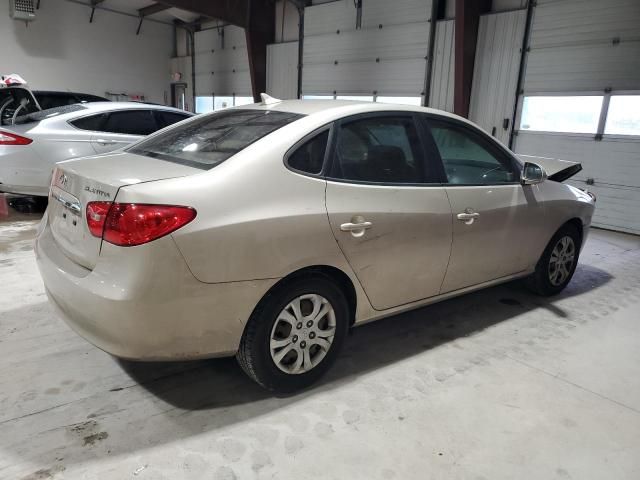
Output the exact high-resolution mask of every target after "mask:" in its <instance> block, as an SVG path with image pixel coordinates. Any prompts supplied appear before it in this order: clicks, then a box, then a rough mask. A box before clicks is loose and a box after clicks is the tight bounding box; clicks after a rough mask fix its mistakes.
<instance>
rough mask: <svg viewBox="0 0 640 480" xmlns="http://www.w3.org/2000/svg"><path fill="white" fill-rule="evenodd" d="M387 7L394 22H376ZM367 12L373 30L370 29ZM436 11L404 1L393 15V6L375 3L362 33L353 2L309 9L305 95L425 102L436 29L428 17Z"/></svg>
mask: <svg viewBox="0 0 640 480" xmlns="http://www.w3.org/2000/svg"><path fill="white" fill-rule="evenodd" d="M385 4H386V10H387V15H391V17H389V18H391V19H392V21H387V22H382V21H379V19H380V18H381V17H376V15H380V12H382V10H383V7H384V5H385ZM367 8H368V9H369V14H368V15H369V17H367V18H368V20H367V21H368V22H369V23H373V26H371V27H367V26H366V25H365V18H364V16H365V14H364V12H365V11H367ZM430 8H431V1H430V0H427V1H424V0H421V1H417V0H402V1H398V2H396V3H394V8H393V9H389V5H388V2H380V1H378V0H375V1H373V0H372V1H371V2H366V6H365V7H363V28H361V29H357V30H356V29H355V8H354V7H353V2H352V1H339V2H333V3H329V4H323V5H317V6H312V7H307V8H306V10H305V39H304V51H303V54H304V61H303V82H302V90H303V93H304V94H307V95H309V94H325V95H326V94H330V95H331V94H333V92H336V93H337V94H338V95H373V94H374V92H376V93H377V94H378V95H390V96H393V95H408V96H420V95H421V94H422V90H423V88H424V75H425V71H426V59H425V57H426V55H427V52H428V44H429V28H430V24H429V22H427V21H426V20H428V18H427V17H425V15H427V14H428V13H429V12H430ZM392 11H393V12H395V13H393V14H392V13H391V12H392ZM418 11H420V12H421V13H420V15H417V12H418ZM376 12H378V13H376ZM346 19H348V21H347V20H346ZM394 21H395V22H406V23H397V24H394V23H393V22H394ZM379 23H381V24H382V28H379Z"/></svg>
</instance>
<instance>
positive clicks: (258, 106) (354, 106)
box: [234, 100, 470, 123]
mask: <svg viewBox="0 0 640 480" xmlns="http://www.w3.org/2000/svg"><path fill="white" fill-rule="evenodd" d="M234 108H237V109H253V110H275V111H278V112H288V113H297V114H300V115H314V114H321V113H329V112H331V113H335V114H336V115H339V116H347V115H357V114H359V113H368V112H385V111H396V112H397V111H406V112H418V113H430V114H433V115H439V116H444V117H449V118H455V119H457V120H461V121H464V122H465V123H470V122H469V121H468V120H467V119H465V118H463V117H460V116H458V115H454V114H452V113H449V112H445V111H443V110H436V109H435V108H428V107H418V106H415V105H402V104H393V103H377V102H362V101H357V100H281V101H278V102H274V103H269V104H264V103H253V104H249V105H243V106H241V107H234Z"/></svg>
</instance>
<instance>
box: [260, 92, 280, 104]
mask: <svg viewBox="0 0 640 480" xmlns="http://www.w3.org/2000/svg"><path fill="white" fill-rule="evenodd" d="M260 98H262V105H273V104H274V103H280V102H281V101H282V100H280V99H279V98H273V97H272V96H271V95H267V94H266V93H261V94H260Z"/></svg>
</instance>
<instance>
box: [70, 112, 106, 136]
mask: <svg viewBox="0 0 640 480" xmlns="http://www.w3.org/2000/svg"><path fill="white" fill-rule="evenodd" d="M83 108H84V107H83ZM106 118H107V114H106V113H99V114H98V115H91V116H89V117H83V118H79V119H77V120H73V121H72V122H71V125H73V126H74V127H76V128H79V129H81V130H91V131H94V132H100V131H102V130H103V129H102V126H103V125H104V121H105V119H106Z"/></svg>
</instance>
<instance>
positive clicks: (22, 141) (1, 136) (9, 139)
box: [0, 130, 33, 145]
mask: <svg viewBox="0 0 640 480" xmlns="http://www.w3.org/2000/svg"><path fill="white" fill-rule="evenodd" d="M31 142H33V140H31V139H30V138H27V137H22V136H20V135H16V134H15V133H9V132H5V131H4V130H0V145H29V144H30V143H31Z"/></svg>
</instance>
